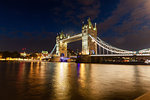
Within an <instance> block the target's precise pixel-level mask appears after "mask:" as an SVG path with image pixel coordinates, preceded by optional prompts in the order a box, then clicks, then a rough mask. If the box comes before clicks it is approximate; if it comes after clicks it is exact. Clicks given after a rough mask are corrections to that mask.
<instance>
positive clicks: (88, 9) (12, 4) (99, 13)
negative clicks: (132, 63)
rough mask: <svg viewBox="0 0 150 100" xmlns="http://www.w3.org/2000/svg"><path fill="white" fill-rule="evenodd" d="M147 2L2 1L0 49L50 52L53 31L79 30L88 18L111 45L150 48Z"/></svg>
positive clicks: (82, 0)
mask: <svg viewBox="0 0 150 100" xmlns="http://www.w3.org/2000/svg"><path fill="white" fill-rule="evenodd" d="M149 5H150V0H3V1H1V2H0V51H5V50H8V51H21V49H22V48H27V51H28V52H41V50H48V51H51V49H52V48H53V46H54V45H55V37H56V35H57V33H59V32H61V31H63V32H64V33H68V34H76V33H80V32H81V22H82V21H86V20H87V18H88V17H90V18H91V20H92V22H93V23H95V22H96V23H97V28H98V36H100V37H101V38H102V39H103V40H105V41H106V42H108V43H109V44H111V45H113V46H116V47H118V48H122V49H128V50H140V49H145V48H150V6H149Z"/></svg>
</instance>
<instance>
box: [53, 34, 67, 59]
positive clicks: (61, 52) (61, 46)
mask: <svg viewBox="0 0 150 100" xmlns="http://www.w3.org/2000/svg"><path fill="white" fill-rule="evenodd" d="M65 38H66V36H65V35H64V34H63V32H61V33H60V34H59V35H57V37H56V55H57V56H64V57H67V43H66V42H62V41H61V40H63V39H65Z"/></svg>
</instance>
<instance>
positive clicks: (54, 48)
mask: <svg viewBox="0 0 150 100" xmlns="http://www.w3.org/2000/svg"><path fill="white" fill-rule="evenodd" d="M55 49H56V44H55V46H54V48H53V49H52V51H51V53H50V54H49V55H48V56H49V57H51V55H52V54H53V52H54V50H55Z"/></svg>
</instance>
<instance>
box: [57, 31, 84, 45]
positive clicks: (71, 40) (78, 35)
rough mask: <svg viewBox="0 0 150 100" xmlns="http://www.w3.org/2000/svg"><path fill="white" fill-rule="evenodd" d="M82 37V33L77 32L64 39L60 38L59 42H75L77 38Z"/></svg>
mask: <svg viewBox="0 0 150 100" xmlns="http://www.w3.org/2000/svg"><path fill="white" fill-rule="evenodd" d="M81 39H82V34H81V33H80V34H77V35H74V36H71V37H68V38H66V39H63V40H60V41H61V42H67V43H70V42H75V41H78V40H81Z"/></svg>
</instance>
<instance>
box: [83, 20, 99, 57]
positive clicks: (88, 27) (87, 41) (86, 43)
mask: <svg viewBox="0 0 150 100" xmlns="http://www.w3.org/2000/svg"><path fill="white" fill-rule="evenodd" d="M87 22H88V23H87V24H84V25H83V26H82V54H83V55H91V54H97V44H96V43H95V42H94V41H92V39H91V38H90V37H89V35H91V36H92V37H94V38H95V39H97V28H96V23H95V26H94V27H93V25H92V23H91V19H90V18H89V19H88V21H87Z"/></svg>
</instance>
